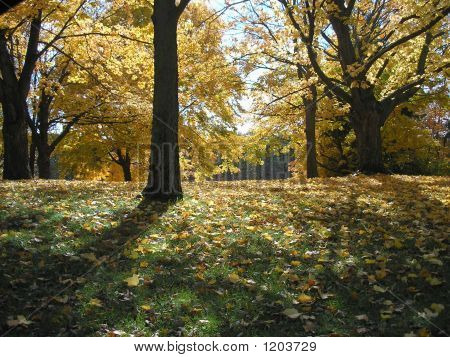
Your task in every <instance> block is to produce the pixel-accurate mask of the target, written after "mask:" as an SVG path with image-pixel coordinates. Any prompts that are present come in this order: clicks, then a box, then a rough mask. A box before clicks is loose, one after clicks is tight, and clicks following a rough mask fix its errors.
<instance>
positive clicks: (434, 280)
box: [427, 277, 442, 286]
mask: <svg viewBox="0 0 450 357" xmlns="http://www.w3.org/2000/svg"><path fill="white" fill-rule="evenodd" d="M427 281H428V283H429V284H430V285H431V286H436V285H441V284H442V281H441V280H439V279H438V278H431V277H429V278H427Z"/></svg>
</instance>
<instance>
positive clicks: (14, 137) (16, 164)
mask: <svg viewBox="0 0 450 357" xmlns="http://www.w3.org/2000/svg"><path fill="white" fill-rule="evenodd" d="M3 94H4V96H5V97H6V98H5V99H6V100H3V101H2V108H3V129H2V132H3V146H4V168H3V179H5V180H21V179H30V178H31V173H30V163H29V156H28V137H27V123H26V120H25V110H26V108H25V103H22V101H21V99H20V98H19V96H18V93H17V92H15V93H14V92H9V93H7V91H4V93H3Z"/></svg>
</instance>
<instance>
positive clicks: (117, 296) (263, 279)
mask: <svg viewBox="0 0 450 357" xmlns="http://www.w3.org/2000/svg"><path fill="white" fill-rule="evenodd" d="M449 184H450V180H449V178H425V177H407V176H390V177H389V176H375V177H364V176H360V177H347V178H336V179H318V180H313V181H310V182H308V183H307V184H300V183H298V184H296V183H293V182H287V181H286V182H234V183H205V184H201V185H190V186H187V187H186V197H185V199H184V200H183V201H182V202H178V203H177V204H175V205H171V206H168V207H164V206H146V207H144V206H143V205H139V203H140V202H139V198H138V197H137V195H138V193H139V190H137V188H136V186H132V185H127V184H109V183H108V184H106V183H86V182H63V181H52V182H42V181H34V182H27V183H23V182H19V183H10V182H2V183H0V197H1V199H0V331H2V333H8V335H12V336H32V335H36V336H46V335H64V336H73V335H75V336H79V335H100V336H105V335H106V336H118V335H135V336H156V335H157V336H238V335H242V336H265V335H268V336H269V335H271V336H303V335H344V336H346V335H351V336H364V335H370V336H379V335H388V336H403V335H405V334H414V335H421V336H426V335H434V336H441V335H444V334H445V331H446V332H447V333H448V332H449V330H450V328H449V327H450V326H449V325H450V318H449V314H448V285H447V283H448V281H449V269H448V263H449V262H448V260H449V254H448V237H449V233H450V232H449V226H448V222H449V212H448V204H449V200H448V197H449V193H450V189H449V186H450V185H449Z"/></svg>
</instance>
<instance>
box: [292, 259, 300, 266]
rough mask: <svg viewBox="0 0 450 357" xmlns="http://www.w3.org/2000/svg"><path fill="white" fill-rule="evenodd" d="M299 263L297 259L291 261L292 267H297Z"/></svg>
mask: <svg viewBox="0 0 450 357" xmlns="http://www.w3.org/2000/svg"><path fill="white" fill-rule="evenodd" d="M300 264H301V263H300V262H299V261H298V260H293V261H291V265H292V266H294V267H298V266H299V265H300Z"/></svg>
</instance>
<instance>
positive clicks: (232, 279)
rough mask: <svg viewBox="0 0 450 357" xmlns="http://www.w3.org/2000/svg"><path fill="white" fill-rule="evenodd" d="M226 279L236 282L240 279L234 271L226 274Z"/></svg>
mask: <svg viewBox="0 0 450 357" xmlns="http://www.w3.org/2000/svg"><path fill="white" fill-rule="evenodd" d="M228 280H229V281H231V282H232V283H237V282H238V281H239V280H241V278H240V276H239V275H237V274H236V273H231V274H230V275H228Z"/></svg>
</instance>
